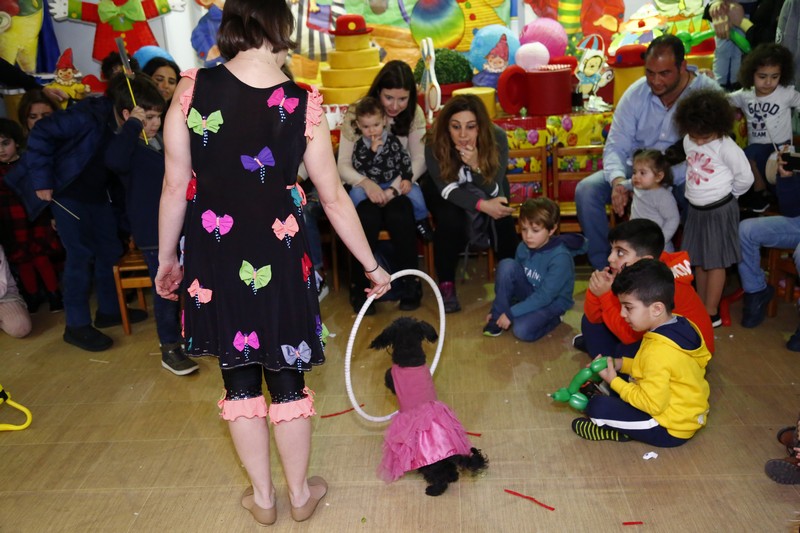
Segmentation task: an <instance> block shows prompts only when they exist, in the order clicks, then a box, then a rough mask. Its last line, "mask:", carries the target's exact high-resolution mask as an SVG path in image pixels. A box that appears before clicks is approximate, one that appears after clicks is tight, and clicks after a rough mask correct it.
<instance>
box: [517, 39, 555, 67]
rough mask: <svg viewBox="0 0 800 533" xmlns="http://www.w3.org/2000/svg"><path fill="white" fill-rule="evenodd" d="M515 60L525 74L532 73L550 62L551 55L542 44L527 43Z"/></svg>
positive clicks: (518, 52) (518, 51)
mask: <svg viewBox="0 0 800 533" xmlns="http://www.w3.org/2000/svg"><path fill="white" fill-rule="evenodd" d="M514 60H515V62H516V64H517V65H519V66H520V67H522V69H523V70H524V71H525V72H532V71H534V70H536V69H538V68H539V67H541V66H542V65H546V64H547V63H549V62H550V53H549V52H548V51H547V48H546V47H545V45H543V44H542V43H525V44H523V45H522V46H520V47H519V50H517V53H516V55H515V56H514Z"/></svg>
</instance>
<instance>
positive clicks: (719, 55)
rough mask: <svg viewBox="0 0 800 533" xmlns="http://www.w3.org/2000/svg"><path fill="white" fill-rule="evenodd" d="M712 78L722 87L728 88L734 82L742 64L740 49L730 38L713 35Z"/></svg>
mask: <svg viewBox="0 0 800 533" xmlns="http://www.w3.org/2000/svg"><path fill="white" fill-rule="evenodd" d="M714 42H715V44H716V49H715V50H714V64H713V70H714V79H716V80H717V83H719V84H720V85H721V86H722V87H723V88H725V89H730V88H731V86H732V85H733V84H734V83H736V80H737V77H738V75H739V67H740V66H741V64H742V50H741V49H740V48H739V47H738V46H736V44H734V42H733V41H731V40H730V39H720V38H718V37H714Z"/></svg>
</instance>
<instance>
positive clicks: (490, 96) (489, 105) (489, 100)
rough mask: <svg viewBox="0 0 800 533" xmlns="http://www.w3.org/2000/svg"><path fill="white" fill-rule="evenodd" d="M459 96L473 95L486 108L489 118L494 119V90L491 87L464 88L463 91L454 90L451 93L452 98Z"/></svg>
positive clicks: (495, 111) (495, 112)
mask: <svg viewBox="0 0 800 533" xmlns="http://www.w3.org/2000/svg"><path fill="white" fill-rule="evenodd" d="M459 94H474V95H475V96H477V97H478V98H480V99H481V101H482V102H483V105H484V106H486V111H488V112H489V118H494V117H495V115H496V114H497V110H496V109H495V107H496V106H495V99H496V96H495V90H494V88H493V87H465V88H463V89H456V90H455V91H453V96H457V95H459Z"/></svg>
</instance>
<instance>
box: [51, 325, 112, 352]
mask: <svg viewBox="0 0 800 533" xmlns="http://www.w3.org/2000/svg"><path fill="white" fill-rule="evenodd" d="M63 338H64V342H66V343H68V344H72V345H73V346H77V347H78V348H80V349H82V350H86V351H87V352H102V351H103V350H108V349H109V348H111V345H112V344H114V341H113V340H111V337H109V336H108V335H106V334H104V333H101V332H99V331H97V330H96V329H94V328H93V327H92V326H91V324H87V325H86V326H80V327H77V328H73V327H69V326H67V327H66V328H64V337H63Z"/></svg>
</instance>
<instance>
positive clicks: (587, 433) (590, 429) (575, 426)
mask: <svg viewBox="0 0 800 533" xmlns="http://www.w3.org/2000/svg"><path fill="white" fill-rule="evenodd" d="M572 431H574V432H575V433H576V434H577V435H578V436H579V437H580V438H582V439H586V440H614V441H617V442H628V441H629V440H631V438H630V437H628V436H627V435H623V434H622V433H620V432H619V431H617V430H616V429H613V428H604V427H600V426H598V425H597V424H595V423H594V422H592V421H591V420H589V419H588V418H576V419H575V420H573V421H572Z"/></svg>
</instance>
